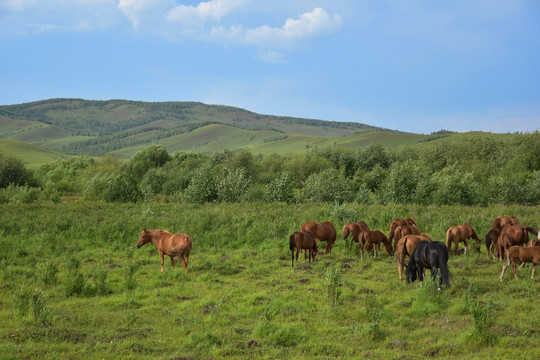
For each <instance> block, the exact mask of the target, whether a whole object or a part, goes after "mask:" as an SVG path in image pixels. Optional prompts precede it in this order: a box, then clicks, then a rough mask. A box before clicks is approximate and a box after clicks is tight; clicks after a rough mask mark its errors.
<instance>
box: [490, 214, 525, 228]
mask: <svg viewBox="0 0 540 360" xmlns="http://www.w3.org/2000/svg"><path fill="white" fill-rule="evenodd" d="M507 224H510V225H516V224H519V220H518V219H517V217H515V216H512V217H508V216H499V217H496V218H495V220H493V229H497V230H499V231H500V230H502V228H503V227H504V226H505V225H507Z"/></svg>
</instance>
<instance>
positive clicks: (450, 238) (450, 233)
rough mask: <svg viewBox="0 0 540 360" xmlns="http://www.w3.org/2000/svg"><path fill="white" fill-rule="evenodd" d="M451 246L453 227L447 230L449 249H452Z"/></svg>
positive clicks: (447, 245)
mask: <svg viewBox="0 0 540 360" xmlns="http://www.w3.org/2000/svg"><path fill="white" fill-rule="evenodd" d="M450 246H452V228H450V229H448V231H446V247H447V248H448V250H450Z"/></svg>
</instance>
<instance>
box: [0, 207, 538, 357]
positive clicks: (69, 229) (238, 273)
mask: <svg viewBox="0 0 540 360" xmlns="http://www.w3.org/2000/svg"><path fill="white" fill-rule="evenodd" d="M1 211H2V221H0V268H1V271H0V279H1V280H2V281H1V284H2V286H1V287H0V323H2V326H1V327H0V354H2V355H1V356H0V357H1V358H2V359H38V358H43V359H48V358H52V359H58V358H65V359H119V358H127V359H129V358H133V359H141V358H145V359H210V358H216V359H217V358H239V359H244V358H255V357H257V358H267V359H275V358H286V359H294V358H306V359H307V358H309V359H312V358H321V359H326V358H372V359H392V358H393V359H417V358H428V357H433V358H440V359H458V358H464V359H465V358H466V359H471V358H477V359H488V358H489V359H493V358H512V359H533V358H538V357H539V356H540V349H539V340H540V335H539V332H538V329H539V328H540V317H539V316H538V308H537V303H536V302H537V299H538V294H539V293H540V292H539V290H540V282H539V280H538V279H537V280H534V281H531V280H530V272H531V267H530V266H528V267H527V268H525V269H518V275H519V276H520V278H519V279H518V280H514V279H512V276H511V273H510V272H507V274H506V276H505V279H504V282H503V283H502V284H501V283H500V282H499V274H500V271H501V265H500V264H499V262H498V261H496V260H492V259H487V258H486V254H485V247H484V246H482V248H481V250H480V252H475V251H472V252H469V253H467V254H466V255H463V254H461V255H458V256H455V255H453V254H452V255H451V257H450V261H449V267H450V271H451V273H452V286H451V288H450V289H444V290H442V291H437V290H436V287H434V286H433V283H431V282H430V281H425V282H424V286H422V287H420V286H419V284H417V283H414V284H412V285H408V286H407V285H406V284H405V282H399V280H398V277H397V267H396V263H395V261H394V258H393V257H391V256H386V252H385V251H384V250H383V256H382V257H378V258H373V257H372V256H369V257H368V258H364V260H360V259H359V256H358V251H357V248H353V249H352V250H349V249H348V248H347V247H346V244H345V243H344V241H343V240H342V238H341V236H340V234H341V228H342V227H343V225H344V224H345V223H347V222H349V221H350V220H356V221H358V220H360V219H365V220H366V222H367V223H368V225H369V226H370V227H371V228H372V229H381V230H383V231H384V232H387V231H388V228H389V225H390V222H391V221H392V219H394V218H396V217H408V216H412V217H414V218H415V219H416V221H417V223H418V225H419V227H420V230H421V231H424V232H427V233H429V234H431V235H432V236H433V237H434V239H435V240H439V241H441V240H442V239H443V238H444V233H445V231H446V229H447V228H448V227H450V226H452V225H456V224H461V223H462V222H465V221H467V222H470V223H471V224H472V225H473V227H474V228H475V230H476V231H477V232H478V234H479V235H480V236H481V237H483V236H484V234H485V233H486V232H487V231H488V230H489V228H490V226H491V222H492V220H493V218H494V217H496V216H498V215H516V216H517V217H518V218H519V219H520V221H521V222H522V223H524V224H527V225H530V226H532V227H534V228H536V229H537V228H539V227H540V219H539V218H538V213H539V208H538V207H524V206H492V207H471V208H466V207H465V208H464V207H450V206H449V207H435V206H392V205H388V206H362V205H357V204H350V205H344V206H334V205H326V204H292V205H287V204H281V203H275V204H263V203H249V204H248V203H242V204H205V205H195V204H183V203H175V204H160V203H142V204H101V203H84V202H78V201H74V202H68V203H63V204H58V205H53V204H49V203H36V204H29V205H21V204H4V205H3V206H2V210H1ZM308 220H316V221H325V220H330V221H332V222H333V223H334V224H335V225H336V229H337V231H338V241H337V242H336V245H335V247H334V249H333V252H332V254H331V255H328V256H325V255H324V254H321V253H319V255H318V256H317V258H316V261H315V262H314V263H312V264H306V263H305V261H304V259H303V258H301V260H300V261H299V262H298V266H296V264H295V267H294V268H293V267H291V258H290V251H289V248H288V236H289V235H290V234H291V233H292V232H293V231H296V230H297V229H298V228H299V227H300V225H301V224H302V223H303V222H305V221H308ZM143 228H147V229H156V228H163V229H167V230H169V231H171V232H186V233H188V234H189V235H191V237H192V238H193V241H194V247H193V251H192V256H191V259H190V265H189V268H188V274H187V276H186V275H184V272H183V271H182V270H181V269H179V270H178V271H176V272H174V271H173V270H172V267H171V265H170V262H169V261H168V260H167V259H166V263H165V271H164V272H163V273H160V272H159V256H158V254H157V251H156V249H155V248H154V247H153V245H151V244H148V245H145V246H144V247H142V248H141V249H138V250H137V249H136V248H135V243H136V241H137V239H138V237H139V234H140V232H141V230H142V229H143ZM428 273H429V271H428Z"/></svg>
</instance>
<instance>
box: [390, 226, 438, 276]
mask: <svg viewBox="0 0 540 360" xmlns="http://www.w3.org/2000/svg"><path fill="white" fill-rule="evenodd" d="M422 240H427V241H432V239H431V237H430V236H429V235H427V234H422V235H406V236H404V237H402V238H401V239H399V241H398V242H397V248H396V261H397V264H398V275H399V281H401V280H402V276H403V264H404V263H405V257H406V256H409V257H410V256H411V254H412V253H413V251H414V249H415V248H416V247H417V246H418V244H420V241H422Z"/></svg>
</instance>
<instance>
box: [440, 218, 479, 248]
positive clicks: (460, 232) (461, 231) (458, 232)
mask: <svg viewBox="0 0 540 360" xmlns="http://www.w3.org/2000/svg"><path fill="white" fill-rule="evenodd" d="M471 238H472V239H474V240H476V242H477V243H478V244H480V243H482V240H480V238H479V237H478V235H476V232H475V231H474V229H473V228H472V226H471V224H469V223H463V224H461V225H457V226H452V227H451V228H450V229H448V231H446V247H447V248H448V251H450V250H451V246H452V242H454V244H455V246H456V248H455V253H456V255H457V253H458V243H460V242H463V244H464V246H465V253H467V239H471ZM478 251H480V249H478Z"/></svg>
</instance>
